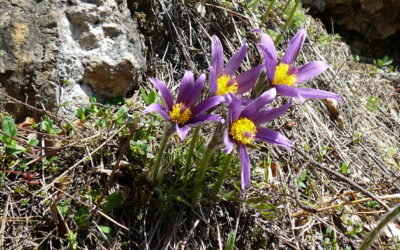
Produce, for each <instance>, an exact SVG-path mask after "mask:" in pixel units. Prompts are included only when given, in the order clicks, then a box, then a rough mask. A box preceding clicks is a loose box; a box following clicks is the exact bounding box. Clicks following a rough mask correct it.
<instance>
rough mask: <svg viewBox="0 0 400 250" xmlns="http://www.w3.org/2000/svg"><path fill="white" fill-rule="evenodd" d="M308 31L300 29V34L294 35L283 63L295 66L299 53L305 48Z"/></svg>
mask: <svg viewBox="0 0 400 250" xmlns="http://www.w3.org/2000/svg"><path fill="white" fill-rule="evenodd" d="M306 36H307V33H306V30H305V29H300V30H299V32H297V33H296V35H294V37H293V38H292V39H291V40H290V42H289V44H288V46H287V49H286V51H285V55H284V56H283V57H282V62H283V63H286V64H293V62H294V61H295V60H296V57H297V54H298V53H299V51H300V49H301V47H303V44H304V40H306Z"/></svg>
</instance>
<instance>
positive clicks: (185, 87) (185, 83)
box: [176, 70, 194, 104]
mask: <svg viewBox="0 0 400 250" xmlns="http://www.w3.org/2000/svg"><path fill="white" fill-rule="evenodd" d="M193 85H194V76H193V72H192V71H190V70H185V74H184V75H183V78H182V81H181V84H180V86H179V91H178V97H177V98H176V102H177V103H180V102H183V103H185V104H186V102H185V100H186V99H187V96H188V95H189V93H191V89H192V88H193Z"/></svg>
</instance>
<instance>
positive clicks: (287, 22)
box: [274, 0, 300, 45]
mask: <svg viewBox="0 0 400 250" xmlns="http://www.w3.org/2000/svg"><path fill="white" fill-rule="evenodd" d="M299 5H300V0H296V3H295V4H294V6H293V9H292V11H291V12H290V15H289V18H288V20H286V22H285V25H283V28H282V30H281V33H280V34H279V36H278V37H277V38H276V39H275V41H274V43H275V44H276V45H278V44H279V42H280V41H281V39H282V36H283V33H285V31H286V30H287V28H288V27H289V25H290V23H291V22H292V20H293V16H294V13H295V12H296V10H297V8H298V7H299Z"/></svg>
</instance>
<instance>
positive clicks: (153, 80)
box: [149, 78, 174, 110]
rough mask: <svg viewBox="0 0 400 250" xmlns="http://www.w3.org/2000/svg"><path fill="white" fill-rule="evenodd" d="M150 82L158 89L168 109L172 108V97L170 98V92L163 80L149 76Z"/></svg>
mask: <svg viewBox="0 0 400 250" xmlns="http://www.w3.org/2000/svg"><path fill="white" fill-rule="evenodd" d="M149 80H150V82H151V83H153V84H154V86H155V87H156V88H157V89H158V91H160V94H161V97H162V98H163V100H164V103H165V105H166V106H167V109H168V110H172V106H173V105H174V99H173V98H172V95H171V92H170V91H169V89H168V88H167V86H166V85H165V83H164V82H163V81H160V80H158V79H157V78H149Z"/></svg>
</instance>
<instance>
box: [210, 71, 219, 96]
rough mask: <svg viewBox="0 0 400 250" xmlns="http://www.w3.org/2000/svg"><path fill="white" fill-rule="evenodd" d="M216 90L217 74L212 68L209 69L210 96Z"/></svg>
mask: <svg viewBox="0 0 400 250" xmlns="http://www.w3.org/2000/svg"><path fill="white" fill-rule="evenodd" d="M217 90H218V85H217V74H216V72H215V69H214V67H210V91H211V94H213V95H215V93H217Z"/></svg>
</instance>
